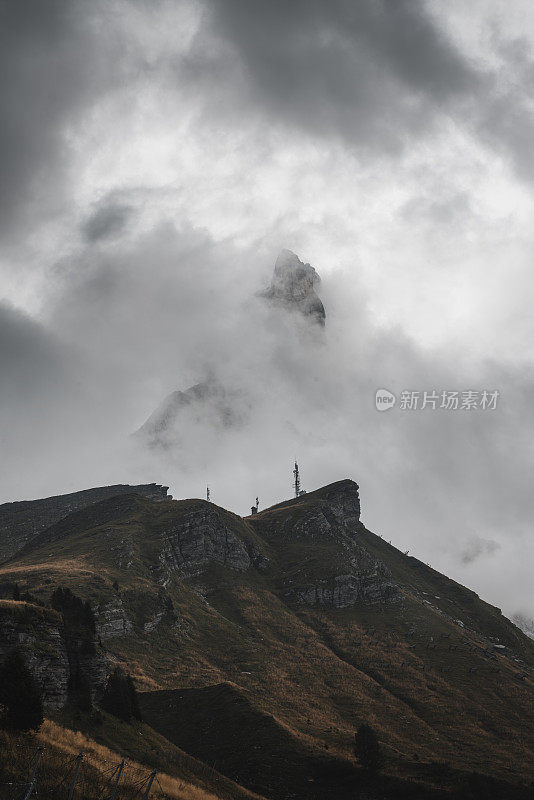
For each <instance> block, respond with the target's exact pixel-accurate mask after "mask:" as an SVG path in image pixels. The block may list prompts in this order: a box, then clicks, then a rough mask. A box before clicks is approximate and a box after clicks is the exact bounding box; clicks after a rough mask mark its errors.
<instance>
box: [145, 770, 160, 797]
mask: <svg viewBox="0 0 534 800" xmlns="http://www.w3.org/2000/svg"><path fill="white" fill-rule="evenodd" d="M156 774H157V773H156V770H154V772H152V773H151V775H150V778H149V779H148V783H147V786H146V789H145V793H144V795H143V800H147V798H148V795H149V794H150V789H151V788H152V784H153V783H154V778H155V777H156Z"/></svg>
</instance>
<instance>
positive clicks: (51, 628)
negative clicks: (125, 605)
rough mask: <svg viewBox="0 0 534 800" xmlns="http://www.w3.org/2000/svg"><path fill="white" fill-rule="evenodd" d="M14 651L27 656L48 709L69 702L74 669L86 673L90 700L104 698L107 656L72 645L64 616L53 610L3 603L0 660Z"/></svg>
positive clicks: (0, 607)
mask: <svg viewBox="0 0 534 800" xmlns="http://www.w3.org/2000/svg"><path fill="white" fill-rule="evenodd" d="M14 648H20V649H21V651H22V653H23V654H24V658H25V660H26V663H27V665H28V668H29V669H30V671H31V672H32V674H33V675H34V677H35V679H36V680H37V683H38V684H39V687H40V689H41V693H42V698H43V704H44V706H45V708H49V709H54V710H56V709H59V708H62V707H63V706H64V705H65V704H66V703H67V701H68V700H69V692H70V688H71V686H72V678H73V677H74V675H73V673H74V671H75V670H76V672H77V675H79V674H80V671H81V673H82V674H83V676H84V679H85V680H86V682H87V687H88V691H89V693H90V695H91V699H92V700H93V701H94V700H96V699H98V698H99V697H100V696H101V694H102V692H103V689H104V686H105V682H106V676H107V672H108V663H107V660H106V658H105V656H104V655H103V653H102V652H100V651H97V650H96V649H95V648H87V647H85V648H84V647H80V646H79V645H78V643H76V642H73V641H72V639H70V637H69V636H68V634H67V632H66V630H65V625H64V621H63V618H62V615H61V614H59V613H57V612H56V611H54V610H53V609H50V608H42V607H41V606H37V605H33V604H32V603H26V602H22V601H18V602H17V601H14V600H0V659H2V658H3V657H4V656H5V655H7V653H9V652H10V651H11V650H13V649H14Z"/></svg>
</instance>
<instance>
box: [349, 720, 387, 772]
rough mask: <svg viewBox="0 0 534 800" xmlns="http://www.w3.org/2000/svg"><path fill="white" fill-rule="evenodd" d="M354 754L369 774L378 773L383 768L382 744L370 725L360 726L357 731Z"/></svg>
mask: <svg viewBox="0 0 534 800" xmlns="http://www.w3.org/2000/svg"><path fill="white" fill-rule="evenodd" d="M354 754H355V755H356V758H358V759H359V761H360V764H361V765H362V767H363V768H364V770H366V771H367V772H370V773H375V772H378V770H379V769H380V767H381V766H382V752H381V750H380V743H379V741H378V737H377V735H376V733H375V732H374V730H373V729H372V728H371V726H370V725H366V724H363V725H360V727H359V728H358V730H357V731H356V734H355V736H354Z"/></svg>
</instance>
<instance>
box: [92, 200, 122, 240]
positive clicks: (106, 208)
mask: <svg viewBox="0 0 534 800" xmlns="http://www.w3.org/2000/svg"><path fill="white" fill-rule="evenodd" d="M132 211H133V209H132V208H131V206H127V205H123V204H120V203H113V202H105V203H103V204H102V205H100V206H98V207H97V208H96V209H95V211H93V213H92V214H91V216H90V217H89V219H88V220H87V221H86V222H85V224H84V225H83V229H82V230H83V234H84V236H85V238H86V239H87V241H89V242H97V241H98V240H99V239H109V238H111V237H114V236H116V235H118V234H119V233H120V232H121V231H122V230H123V228H124V227H125V225H126V223H127V222H128V219H129V218H130V216H131V214H132Z"/></svg>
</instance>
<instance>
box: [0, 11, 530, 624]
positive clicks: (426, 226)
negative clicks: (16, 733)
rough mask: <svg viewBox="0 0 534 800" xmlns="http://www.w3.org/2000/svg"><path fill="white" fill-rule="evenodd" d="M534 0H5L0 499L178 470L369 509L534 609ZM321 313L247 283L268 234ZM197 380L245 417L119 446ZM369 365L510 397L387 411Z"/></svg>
mask: <svg viewBox="0 0 534 800" xmlns="http://www.w3.org/2000/svg"><path fill="white" fill-rule="evenodd" d="M531 31H532V32H534V7H533V6H532V4H531V3H529V2H528V0H512V1H511V2H509V3H506V4H503V3H501V2H499V1H498V0H469V3H467V2H465V0H448V2H447V3H442V2H432V0H427V1H426V2H417V0H357V1H356V2H354V0H292V2H281V0H199V2H181V0H169V2H165V0H146V2H142V0H102V2H99V1H98V0H96V1H95V2H92V3H87V2H83V1H82V0H2V2H0V113H1V120H2V124H1V127H0V187H1V195H0V287H1V294H2V297H3V299H2V301H1V302H0V370H1V373H0V374H1V376H2V377H1V382H0V403H1V408H0V414H1V416H0V446H1V460H0V501H9V500H16V499H30V498H34V497H37V496H43V495H50V494H58V493H61V492H66V491H72V490H75V489H80V488H84V487H87V486H90V485H102V484H106V483H110V482H123V483H125V482H141V481H158V482H163V483H168V484H169V485H170V486H171V491H172V492H173V494H174V495H175V496H176V497H178V498H179V497H184V496H199V495H201V496H202V495H203V493H204V492H205V486H206V484H207V483H209V485H210V487H211V489H212V497H213V500H214V501H215V502H217V503H220V504H221V505H226V506H228V507H230V508H231V509H233V510H235V511H236V512H238V513H246V512H247V511H248V509H249V508H250V505H251V504H252V502H253V499H254V497H255V496H256V495H259V496H260V502H261V504H262V505H265V504H269V503H272V502H276V501H279V500H280V499H283V498H284V497H286V496H288V495H289V494H290V492H291V469H292V460H293V458H294V456H295V455H297V456H298V458H299V461H300V463H301V469H302V479H303V484H304V486H305V488H307V489H309V490H311V489H313V488H316V487H318V486H320V485H323V484H326V483H328V482H330V481H332V480H337V479H339V478H342V477H352V478H353V479H354V480H356V481H357V482H358V483H359V484H360V487H361V497H362V509H363V514H362V516H363V520H364V522H365V523H366V524H367V525H368V527H370V528H371V529H372V530H375V531H376V532H379V533H381V534H382V535H383V536H384V538H386V539H388V540H391V541H392V542H393V543H394V544H395V545H397V546H398V547H400V548H402V549H403V550H406V549H410V552H411V553H412V554H414V555H418V556H420V557H421V558H423V559H424V560H425V561H427V562H429V563H431V564H432V566H434V567H436V568H439V569H441V570H442V571H445V572H446V573H447V574H449V575H450V576H451V577H455V578H456V579H458V580H460V581H462V582H464V583H466V584H468V585H469V586H471V587H472V588H474V589H475V590H477V591H479V593H480V594H481V595H482V596H483V597H485V598H486V599H488V600H490V601H491V602H494V603H495V604H498V605H500V606H502V607H503V608H504V609H505V610H506V612H507V613H513V612H515V611H523V612H526V613H527V614H529V615H533V614H534V585H533V583H532V580H531V572H532V563H533V562H534V545H533V543H532V536H531V527H532V510H533V509H532V505H533V503H532V489H531V486H532V477H533V461H534V457H533V456H534V453H533V449H534V445H533V441H534V439H533V434H534V421H533V409H534V369H533V362H534V335H533V334H534V330H533V328H534V325H533V314H532V307H533V299H534V298H533V288H534V277H533V275H534V273H533V269H532V260H533V239H534V227H533V225H532V216H533V211H534V104H533V101H534V95H533V93H534V89H533V87H534V33H532V35H531V33H530V32H531ZM284 247H287V248H290V249H291V250H293V251H295V252H296V253H298V255H299V256H300V257H301V258H302V259H303V260H304V261H306V262H310V263H311V264H312V265H313V266H314V267H315V269H316V270H317V272H318V273H319V275H320V276H321V278H322V285H321V287H320V289H319V294H320V295H321V298H322V300H323V302H324V304H325V307H326V313H327V325H326V328H325V331H324V332H320V333H319V332H317V331H316V332H313V331H309V330H307V329H306V326H305V325H303V324H301V322H300V321H299V320H297V319H293V318H286V316H284V315H283V314H282V313H281V312H277V311H272V310H269V309H268V308H266V306H265V303H262V302H261V301H260V300H259V299H258V298H257V296H256V294H257V292H258V291H259V290H261V289H262V288H264V287H265V286H266V284H267V283H268V281H269V277H270V274H271V272H272V268H273V265H274V261H275V259H276V256H277V253H278V252H279V250H280V249H281V248H284ZM207 375H212V376H215V377H216V378H217V380H218V381H219V382H220V383H221V385H222V386H224V391H225V392H226V393H227V396H228V397H229V398H230V400H231V403H232V405H233V407H234V408H235V416H236V422H235V425H234V426H233V427H232V428H231V429H230V430H221V429H220V428H219V427H218V426H217V425H216V424H215V423H213V421H212V420H209V419H208V420H206V419H203V418H201V415H200V417H198V418H194V419H193V418H190V419H188V424H187V427H186V429H185V428H184V431H183V435H182V438H181V441H180V444H179V446H178V445H177V446H176V447H173V448H170V450H168V451H166V452H165V453H159V454H158V453H149V452H146V451H144V450H143V449H142V448H140V447H139V446H138V445H137V444H135V443H134V442H132V440H131V438H130V437H129V434H130V433H131V432H132V431H134V430H136V429H137V428H138V427H139V426H140V425H141V424H142V423H143V422H144V420H145V419H146V418H147V417H148V415H149V414H150V413H151V412H152V411H153V409H154V408H155V407H156V406H157V405H158V404H159V403H160V402H161V400H162V398H163V397H165V395H167V394H168V393H169V392H171V391H174V390H176V389H187V388H188V387H189V386H191V385H192V384H194V383H196V382H198V381H202V380H204V379H205V378H206V376H207ZM377 388H387V389H390V390H391V391H393V392H395V393H397V395H398V394H400V392H401V391H402V390H412V391H425V390H427V391H431V390H433V389H437V390H450V391H453V390H457V391H467V390H474V391H482V390H484V389H488V390H498V391H499V392H500V396H499V402H498V406H497V408H496V409H495V410H486V411H481V410H476V411H471V412H468V411H462V410H458V411H439V410H436V411H432V410H431V409H428V408H427V409H425V410H424V411H422V410H417V411H403V410H401V409H400V408H399V406H398V405H397V406H396V408H394V409H392V410H390V411H388V412H385V413H378V412H377V411H376V410H375V407H374V394H375V390H376V389H377Z"/></svg>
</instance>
